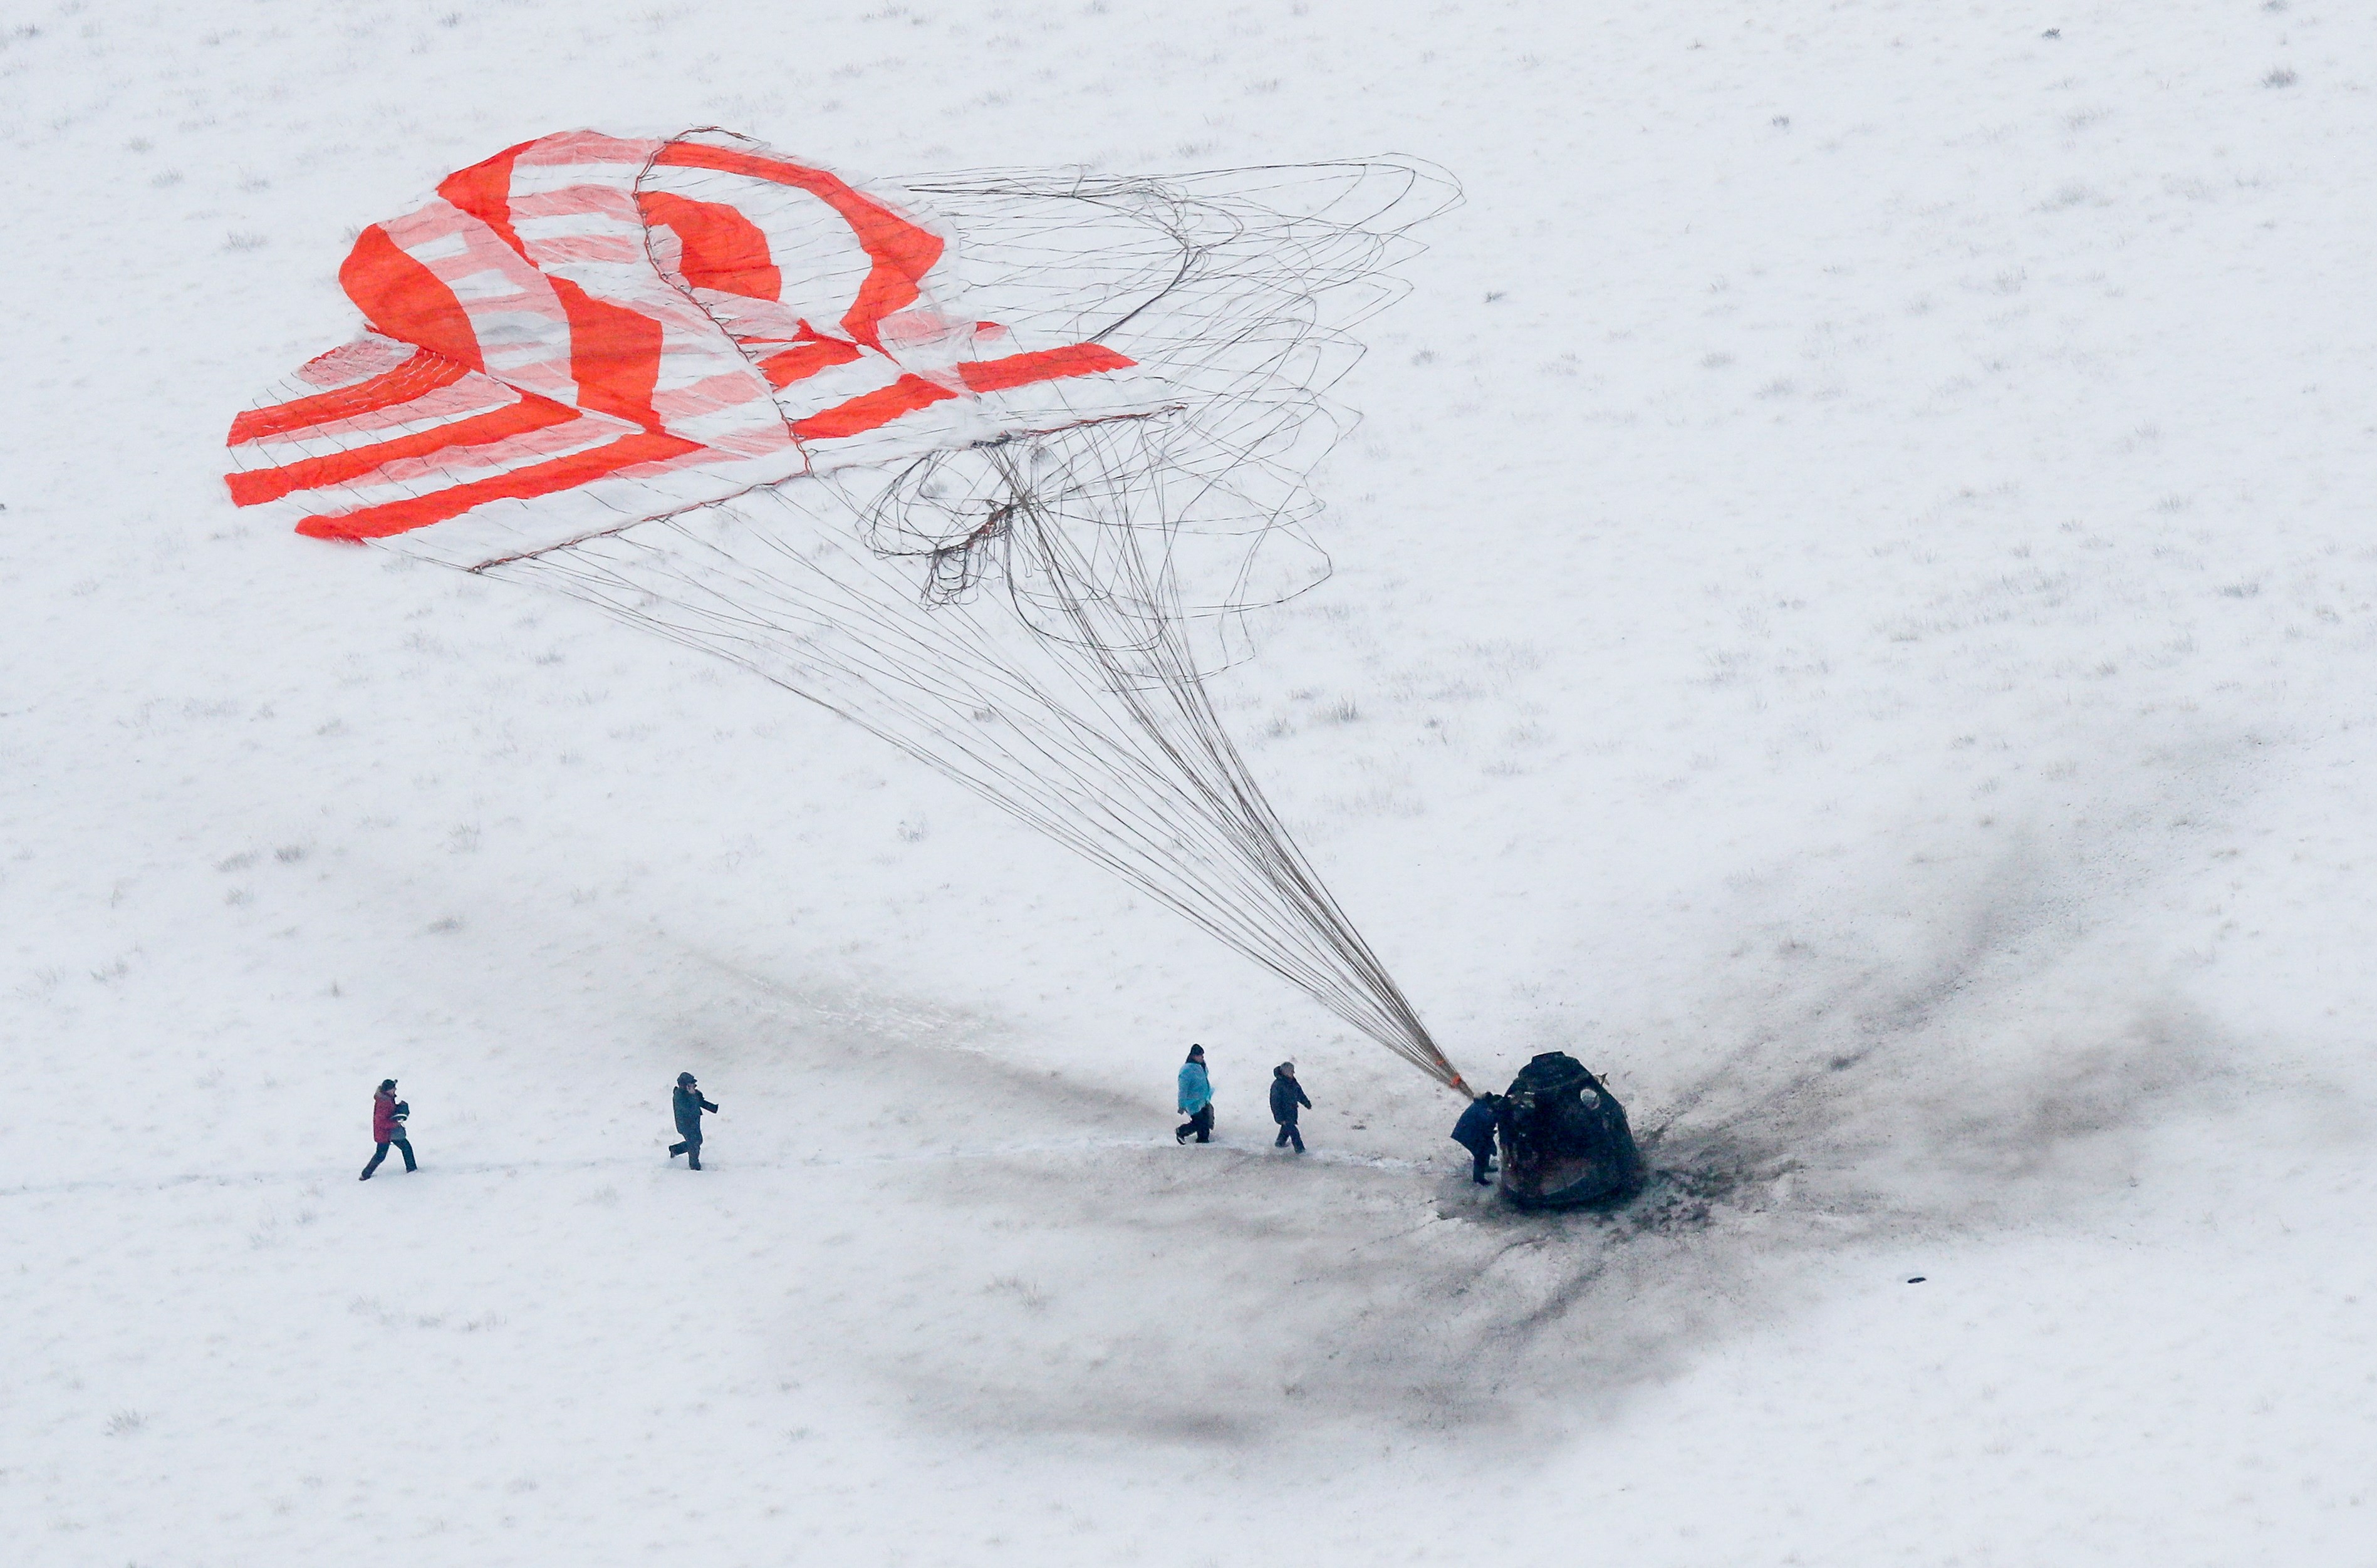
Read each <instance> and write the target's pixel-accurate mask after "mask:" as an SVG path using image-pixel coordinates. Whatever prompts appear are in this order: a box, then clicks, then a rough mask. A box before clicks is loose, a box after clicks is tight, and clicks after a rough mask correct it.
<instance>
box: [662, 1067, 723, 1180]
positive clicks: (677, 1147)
mask: <svg viewBox="0 0 2377 1568" xmlns="http://www.w3.org/2000/svg"><path fill="white" fill-rule="evenodd" d="M669 1101H670V1104H671V1107H672V1108H674V1109H675V1112H676V1131H677V1136H678V1137H680V1138H682V1139H684V1140H685V1142H683V1143H671V1144H670V1145H669V1158H671V1159H675V1157H676V1156H677V1155H684V1156H685V1167H686V1168H687V1170H699V1169H700V1168H701V1113H702V1112H703V1111H706V1110H716V1109H717V1108H718V1107H716V1106H714V1105H711V1103H710V1102H709V1101H708V1100H705V1099H703V1098H702V1097H701V1086H700V1084H699V1083H697V1082H696V1081H695V1079H694V1076H693V1074H692V1073H690V1072H680V1073H678V1074H677V1075H676V1090H675V1093H674V1094H672V1095H669Z"/></svg>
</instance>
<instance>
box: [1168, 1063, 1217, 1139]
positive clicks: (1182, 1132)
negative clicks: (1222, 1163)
mask: <svg viewBox="0 0 2377 1568" xmlns="http://www.w3.org/2000/svg"><path fill="white" fill-rule="evenodd" d="M1180 1114H1181V1115H1183V1116H1185V1117H1187V1118H1188V1120H1187V1121H1184V1122H1182V1123H1181V1124H1180V1126H1179V1128H1178V1129H1177V1131H1174V1133H1173V1134H1172V1141H1173V1142H1174V1143H1187V1142H1188V1141H1189V1134H1190V1133H1191V1132H1194V1133H1195V1134H1197V1142H1199V1143H1212V1141H1213V1081H1212V1079H1211V1078H1208V1077H1207V1076H1205V1047H1202V1046H1190V1047H1189V1060H1188V1062H1187V1064H1186V1065H1184V1066H1183V1067H1182V1068H1181V1069H1180Z"/></svg>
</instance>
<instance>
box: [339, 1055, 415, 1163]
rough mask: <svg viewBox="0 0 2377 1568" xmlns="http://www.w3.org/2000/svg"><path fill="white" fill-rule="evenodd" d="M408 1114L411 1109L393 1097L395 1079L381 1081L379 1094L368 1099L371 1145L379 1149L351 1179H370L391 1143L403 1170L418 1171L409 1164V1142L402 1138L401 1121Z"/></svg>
mask: <svg viewBox="0 0 2377 1568" xmlns="http://www.w3.org/2000/svg"><path fill="white" fill-rule="evenodd" d="M411 1115H412V1107H411V1106H409V1105H406V1104H405V1103H404V1102H403V1101H402V1100H400V1099H398V1098H397V1097H396V1080H395V1079H393V1078H383V1079H381V1080H380V1081H379V1093H378V1094H376V1095H373V1096H372V1142H373V1143H377V1144H378V1145H379V1147H378V1148H376V1149H374V1150H373V1151H372V1157H371V1164H369V1165H367V1166H365V1167H364V1173H363V1174H362V1175H361V1176H358V1177H356V1178H355V1179H356V1180H357V1181H369V1180H370V1179H372V1172H373V1171H376V1170H377V1169H378V1168H379V1162H380V1161H382V1160H384V1159H386V1158H388V1145H389V1144H391V1143H393V1144H395V1145H396V1147H397V1149H398V1151H399V1152H400V1153H401V1154H402V1155H404V1168H405V1169H407V1170H419V1169H420V1168H421V1167H419V1166H417V1165H415V1164H413V1163H412V1140H411V1139H410V1138H407V1137H406V1136H405V1135H404V1119H405V1118H406V1117H408V1116H411Z"/></svg>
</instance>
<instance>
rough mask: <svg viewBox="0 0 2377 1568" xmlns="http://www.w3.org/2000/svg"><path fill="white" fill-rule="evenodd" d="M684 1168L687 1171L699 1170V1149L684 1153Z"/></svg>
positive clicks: (688, 1150)
mask: <svg viewBox="0 0 2377 1568" xmlns="http://www.w3.org/2000/svg"><path fill="white" fill-rule="evenodd" d="M685 1168H686V1169H687V1170H699V1169H700V1168H701V1151H700V1150H699V1149H687V1151H686V1152H685Z"/></svg>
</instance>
